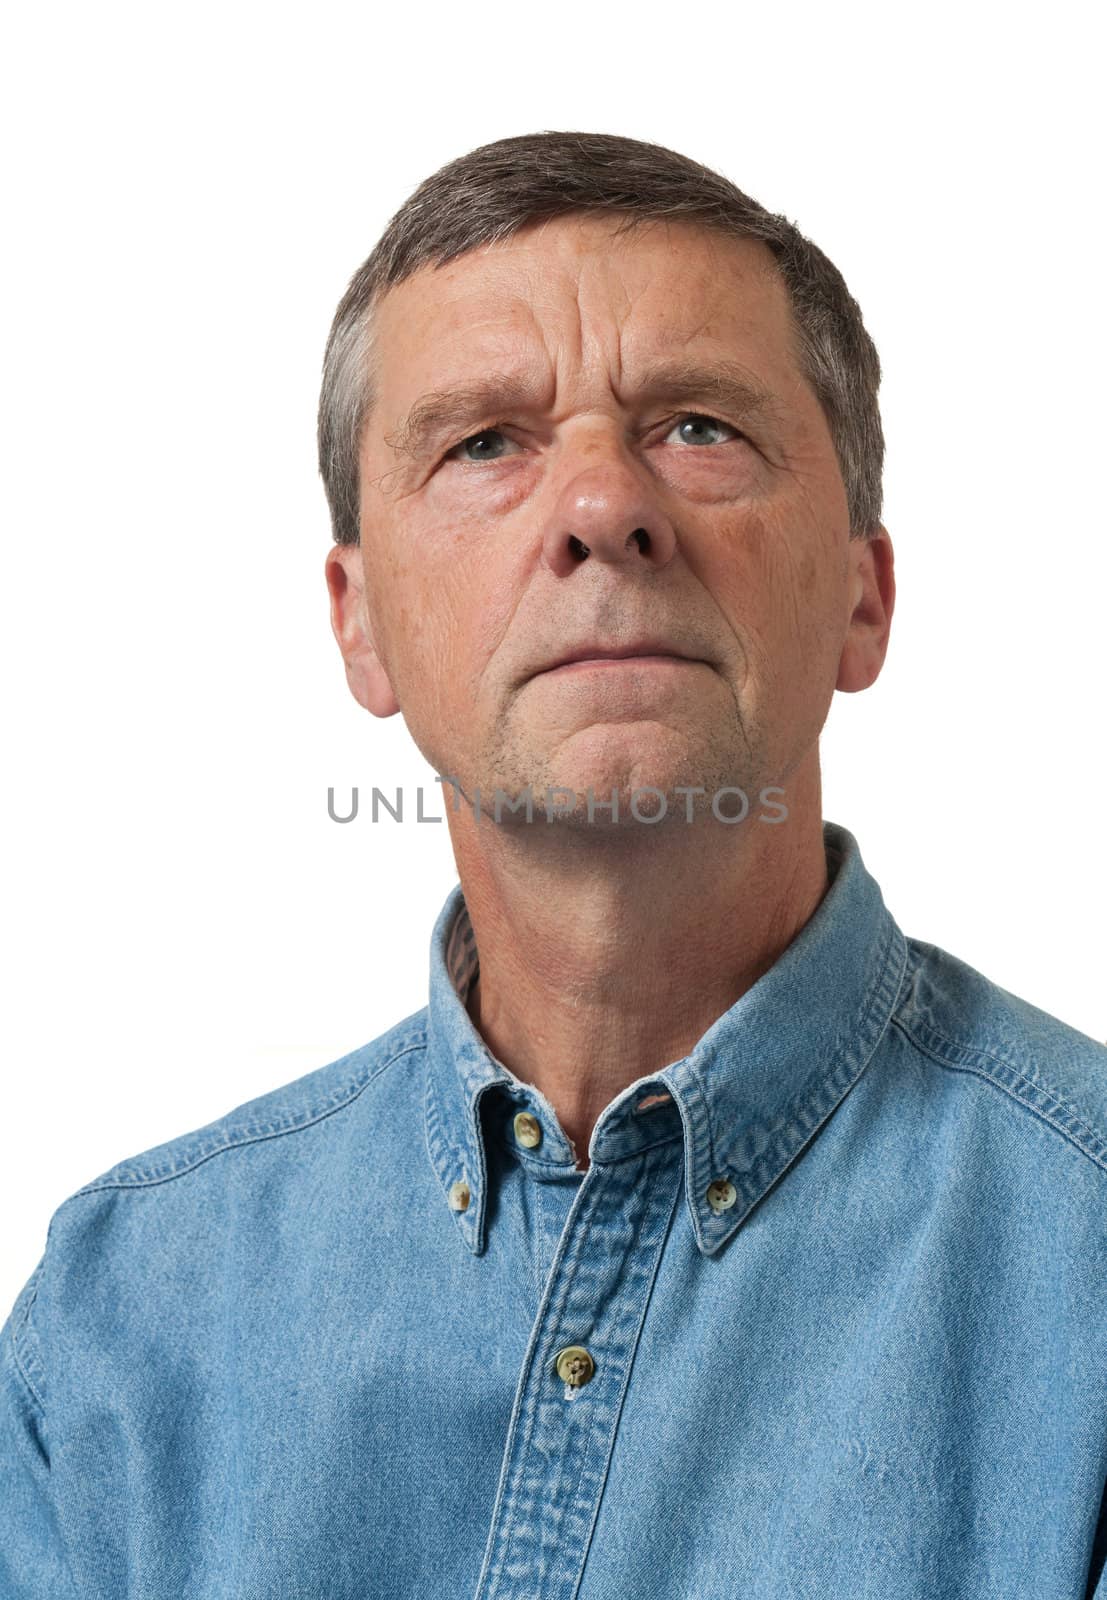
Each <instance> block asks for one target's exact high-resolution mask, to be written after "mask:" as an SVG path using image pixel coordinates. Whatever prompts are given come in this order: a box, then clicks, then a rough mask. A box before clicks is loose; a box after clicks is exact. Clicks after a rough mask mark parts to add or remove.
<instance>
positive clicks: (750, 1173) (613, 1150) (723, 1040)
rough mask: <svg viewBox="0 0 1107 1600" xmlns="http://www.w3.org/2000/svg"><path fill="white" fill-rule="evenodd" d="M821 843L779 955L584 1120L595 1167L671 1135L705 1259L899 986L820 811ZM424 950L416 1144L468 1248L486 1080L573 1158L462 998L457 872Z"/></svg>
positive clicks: (903, 953) (792, 1145) (844, 852)
mask: <svg viewBox="0 0 1107 1600" xmlns="http://www.w3.org/2000/svg"><path fill="white" fill-rule="evenodd" d="M823 843H824V848H825V850H826V858H827V871H828V876H829V878H830V886H829V888H828V889H827V891H826V893H825V895H824V896H823V899H822V900H821V901H820V903H819V905H818V907H817V908H816V910H815V912H814V914H813V915H812V916H811V918H810V919H809V920H808V921H807V922H806V923H805V924H804V926H803V927H802V928H801V929H800V931H799V933H798V934H797V935H796V937H795V938H794V939H793V941H792V943H791V944H790V945H789V946H788V948H787V949H786V950H785V951H784V953H783V954H782V955H781V956H780V957H779V958H778V960H777V961H776V962H775V963H774V965H773V966H772V967H770V968H769V970H768V971H767V972H766V973H764V974H763V975H762V977H761V978H759V979H758V981H757V982H756V983H755V984H754V985H753V986H752V987H751V988H750V989H748V990H747V991H746V993H745V994H744V995H742V996H741V997H740V998H739V999H738V1000H737V1001H736V1002H735V1004H734V1005H733V1006H731V1007H730V1009H729V1010H728V1011H725V1012H724V1013H723V1015H722V1016H721V1017H719V1018H717V1020H716V1021H715V1022H714V1023H712V1025H711V1026H710V1027H709V1028H708V1030H707V1032H706V1033H704V1034H703V1035H702V1037H701V1038H700V1040H699V1042H698V1043H697V1044H696V1045H695V1047H694V1049H693V1050H692V1051H691V1052H690V1054H689V1055H687V1056H685V1057H684V1058H683V1059H682V1060H680V1061H675V1062H673V1063H671V1064H670V1065H669V1066H667V1067H665V1068H663V1069H662V1070H661V1071H660V1072H657V1073H653V1074H650V1075H649V1076H646V1077H642V1078H638V1079H637V1080H636V1081H635V1082H634V1083H632V1084H629V1085H628V1086H627V1088H626V1089H624V1090H623V1091H622V1093H621V1094H619V1095H618V1096H617V1097H616V1098H615V1099H614V1100H613V1101H612V1102H611V1103H610V1105H608V1106H607V1108H606V1109H605V1110H604V1112H603V1114H602V1115H601V1117H600V1118H599V1121H598V1122H597V1123H596V1126H595V1129H594V1130H593V1134H592V1142H591V1146H590V1153H589V1159H590V1161H591V1162H593V1163H602V1162H604V1161H612V1160H615V1159H618V1158H621V1157H624V1156H626V1155H629V1154H632V1153H633V1152H634V1151H635V1150H637V1149H642V1148H645V1147H646V1146H647V1145H653V1144H656V1143H657V1142H658V1141H659V1140H661V1139H664V1138H666V1137H671V1138H676V1137H678V1136H681V1137H682V1138H683V1147H684V1176H685V1198H686V1201H687V1205H688V1210H689V1213H690V1216H691V1221H692V1228H693V1231H694V1233H695V1238H696V1243H697V1245H698V1246H699V1248H700V1250H701V1251H702V1252H703V1254H704V1255H713V1254H714V1253H715V1251H717V1250H719V1249H720V1248H721V1247H722V1246H723V1245H724V1244H725V1243H726V1241H727V1240H728V1239H729V1238H730V1236H731V1234H733V1233H734V1232H735V1231H736V1229H737V1228H738V1227H739V1226H740V1224H741V1223H742V1221H743V1220H744V1218H745V1217H746V1215H747V1214H748V1213H749V1211H750V1210H751V1209H752V1207H753V1206H754V1205H756V1203H757V1201H758V1200H759V1199H760V1198H761V1196H762V1195H763V1194H764V1193H765V1192H766V1190H767V1189H768V1188H769V1187H770V1186H771V1185H772V1184H773V1183H775V1181H776V1179H777V1178H778V1177H779V1176H780V1174H781V1173H782V1172H783V1171H784V1170H785V1168H786V1167H787V1166H788V1165H789V1164H790V1163H791V1162H792V1161H793V1160H795V1158H796V1156H797V1155H798V1154H799V1152H800V1151H801V1150H802V1149H803V1147H804V1146H805V1145H806V1144H807V1143H808V1142H809V1141H810V1140H811V1139H812V1138H813V1137H814V1135H815V1133H816V1132H817V1131H818V1129H819V1128H820V1126H821V1125H822V1124H823V1122H825V1121H826V1119H827V1117H829V1116H830V1114H831V1112H832V1111H833V1110H834V1108H835V1107H836V1106H837V1104H838V1103H839V1101H840V1100H841V1099H842V1098H843V1096H844V1095H845V1094H846V1093H847V1092H848V1090H849V1089H850V1088H851V1086H852V1085H853V1084H854V1082H855V1081H856V1080H857V1078H858V1077H860V1075H861V1073H862V1072H863V1071H864V1069H865V1067H866V1065H867V1064H868V1062H869V1060H870V1058H871V1056H872V1054H873V1052H874V1050H875V1049H876V1047H877V1044H878V1043H879V1041H880V1039H881V1036H882V1035H883V1033H884V1030H885V1029H886V1027H887V1026H888V1022H889V1020H890V1018H891V1015H892V1012H893V1010H894V1008H895V1005H896V1001H897V999H898V996H899V992H900V986H901V984H902V981H903V975H904V972H905V970H906V964H907V942H906V940H905V938H904V936H903V934H902V933H901V932H900V929H899V927H898V926H897V924H896V922H895V920H894V918H893V917H892V916H891V914H890V912H889V911H888V910H887V908H886V907H885V905H884V900H883V897H882V895H881V892H880V888H879V885H878V884H877V882H876V880H875V879H874V878H873V877H872V875H871V874H870V873H869V871H868V870H867V868H866V867H865V864H864V862H863V861H862V859H861V852H860V850H859V848H858V845H857V840H856V839H855V838H854V836H853V834H852V833H850V832H849V831H848V830H847V829H846V828H843V827H841V826H839V825H838V824H837V823H833V822H825V821H824V823H823ZM430 956H431V960H430V1004H429V1007H428V1014H427V1015H428V1023H427V1058H428V1065H429V1070H428V1073H427V1087H426V1103H425V1117H426V1136H427V1149H428V1152H429V1154H430V1159H431V1164H432V1166H433V1168H434V1171H435V1175H436V1177H437V1180H438V1182H439V1183H440V1185H441V1186H442V1189H443V1191H444V1194H445V1196H446V1198H447V1201H448V1203H449V1204H450V1206H451V1207H452V1208H453V1210H454V1214H455V1217H456V1220H457V1224H458V1227H459V1229H460V1231H461V1234H462V1236H463V1238H464V1239H465V1242H466V1243H467V1244H468V1246H469V1248H470V1249H471V1250H472V1251H473V1252H474V1254H480V1253H481V1251H482V1250H483V1249H484V1245H485V1220H486V1212H487V1190H488V1163H487V1159H486V1157H487V1151H486V1147H485V1141H484V1131H483V1126H482V1120H481V1101H482V1099H483V1098H484V1096H485V1095H486V1094H488V1093H489V1092H490V1091H491V1090H493V1089H494V1088H496V1087H498V1088H499V1089H500V1090H502V1091H503V1092H504V1093H505V1094H507V1095H508V1096H509V1097H510V1098H511V1099H512V1100H515V1101H517V1102H518V1104H519V1106H520V1108H525V1109H526V1110H527V1111H529V1112H530V1113H531V1114H532V1115H533V1116H535V1117H536V1118H537V1119H538V1121H539V1122H540V1123H541V1125H542V1158H541V1159H542V1160H543V1161H551V1160H552V1161H555V1162H558V1163H561V1164H568V1165H569V1166H570V1167H571V1166H572V1165H573V1152H572V1148H571V1146H570V1145H569V1142H568V1140H567V1138H566V1137H565V1135H564V1134H563V1133H562V1132H561V1130H560V1128H559V1125H558V1122H557V1117H556V1114H555V1112H554V1109H553V1107H552V1106H551V1105H550V1103H549V1101H548V1100H547V1099H546V1098H545V1096H544V1095H542V1094H541V1092H540V1091H539V1090H538V1089H537V1088H535V1087H534V1085H532V1084H529V1083H525V1082H523V1081H522V1080H520V1079H519V1078H517V1077H516V1076H515V1074H514V1073H513V1072H511V1071H510V1069H509V1068H508V1067H506V1066H505V1065H504V1064H503V1063H502V1062H500V1061H497V1060H496V1058H495V1057H494V1056H493V1055H492V1053H491V1052H490V1050H489V1049H488V1046H487V1045H486V1044H485V1042H484V1040H483V1039H482V1037H481V1035H480V1034H479V1032H478V1031H477V1029H476V1028H475V1027H474V1025H473V1022H472V1020H471V1018H470V1016H469V1013H468V1011H467V1010H466V1006H465V998H466V996H467V995H468V992H469V987H470V985H471V983H472V981H473V979H474V977H475V976H476V973H477V970H478V959H477V950H476V944H475V941H474V938H473V930H472V926H471V924H470V922H469V915H468V911H467V910H466V907H465V899H464V896H463V893H462V889H461V885H460V884H457V885H455V887H454V888H453V889H452V890H451V891H450V893H449V895H448V897H447V899H446V902H445V905H444V906H443V907H442V910H441V912H440V913H439V916H438V920H437V922H436V923H435V926H434V932H433V934H432V936H431V952H430ZM647 1101H648V1102H649V1104H648V1105H647V1104H645V1102H647Z"/></svg>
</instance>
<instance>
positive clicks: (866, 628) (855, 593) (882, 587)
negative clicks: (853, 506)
mask: <svg viewBox="0 0 1107 1600" xmlns="http://www.w3.org/2000/svg"><path fill="white" fill-rule="evenodd" d="M849 595H850V615H849V622H848V626H847V631H846V642H845V644H844V645H843V647H842V654H841V658H840V660H839V662H838V682H837V683H836V684H835V688H836V689H842V690H844V691H845V693H846V694H855V693H856V692H857V690H858V689H867V688H868V687H869V685H870V684H872V683H875V682H876V680H877V678H878V677H879V676H880V669H881V667H882V666H883V665H884V657H885V656H886V654H887V653H888V635H889V633H890V632H891V628H892V612H893V611H894V610H895V604H896V577H895V563H894V558H893V554H892V541H891V539H890V538H889V537H888V530H887V528H885V527H884V525H883V524H882V523H881V524H878V525H877V528H876V531H875V532H874V533H872V534H870V535H869V537H868V538H866V539H851V540H850V576H849Z"/></svg>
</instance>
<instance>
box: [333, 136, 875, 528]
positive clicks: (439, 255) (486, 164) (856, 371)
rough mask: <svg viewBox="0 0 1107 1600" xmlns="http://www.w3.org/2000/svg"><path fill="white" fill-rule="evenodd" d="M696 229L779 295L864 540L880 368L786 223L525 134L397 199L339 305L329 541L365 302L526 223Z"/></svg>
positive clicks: (352, 496) (680, 160) (733, 195)
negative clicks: (720, 239) (589, 219)
mask: <svg viewBox="0 0 1107 1600" xmlns="http://www.w3.org/2000/svg"><path fill="white" fill-rule="evenodd" d="M586 211H587V212H598V211H607V212H612V213H623V214H625V217H626V220H625V222H624V223H623V224H622V225H621V226H620V228H619V230H618V231H619V232H620V233H621V232H622V231H623V230H624V228H632V227H634V226H635V225H637V224H638V223H639V222H642V221H650V220H652V221H667V220H686V221H690V222H698V223H701V224H702V225H703V226H705V227H708V228H713V229H715V230H717V231H719V232H722V233H725V234H729V235H730V236H731V237H738V238H747V239H760V240H762V241H763V242H764V243H765V244H766V245H767V246H768V247H769V249H770V250H771V251H772V253H773V255H774V256H775V257H776V262H777V266H778V268H779V271H780V274H781V277H782V278H783V280H784V283H785V285H786V287H787V289H788V293H789V295H790V298H791V304H792V315H793V319H794V322H795V327H796V332H797V335H798V345H799V358H800V365H801V368H802V370H803V372H804V375H805V377H806V378H807V380H808V382H809V383H810V384H811V387H812V389H813V390H814V392H815V394H816V396H817V397H818V399H819V402H820V404H821V405H822V408H823V412H824V414H825V416H826V420H827V425H828V427H829V429H830V435H831V438H832V440H833V442H834V448H835V450H836V452H837V455H838V464H839V467H840V469H841V473H842V481H843V483H844V485H845V490H846V499H847V503H848V506H849V519H850V535H851V537H852V538H858V539H859V538H867V537H870V536H871V535H872V534H873V533H875V532H876V530H877V527H878V524H879V521H880V510H881V474H882V469H883V465H884V433H883V429H882V428H881V424H880V410H879V407H878V405H877V391H878V389H879V387H880V361H879V358H878V356H877V353H876V346H875V345H874V344H873V341H872V339H871V338H870V337H869V334H868V333H867V332H866V329H865V325H864V323H863V322H862V320H861V311H860V308H859V307H858V305H857V302H856V301H855V300H854V299H853V297H852V296H851V294H850V292H849V290H848V289H847V288H846V284H845V279H844V278H843V277H842V274H841V273H840V272H839V271H838V269H837V267H836V266H835V265H834V263H833V262H832V261H830V260H829V259H828V257H827V256H825V255H824V254H823V252H822V251H821V250H820V249H819V248H818V247H817V246H816V245H814V244H812V243H811V241H810V240H809V239H806V238H804V236H803V234H802V233H800V231H799V229H798V228H797V227H796V226H795V224H794V223H791V222H789V221H788V219H787V218H786V217H783V216H777V215H775V214H774V213H773V212H771V211H766V209H765V208H764V206H761V205H759V204H758V203H757V201H756V200H751V199H750V197H749V196H748V195H746V194H743V193H742V191H741V189H738V188H736V186H735V185H734V184H733V183H731V181H730V180H729V178H724V177H722V176H721V175H720V174H719V173H717V172H713V171H712V170H711V168H710V167H704V166H701V165H700V164H699V163H698V162H696V161H692V160H691V159H690V158H689V157H688V156H683V155H679V154H678V153H677V152H676V151H675V150H667V149H665V148H664V146H662V145H656V144H646V143H644V142H643V141H641V140H639V139H626V138H622V137H621V136H619V135H618V134H611V133H551V132H547V133H529V134H523V135H520V136H518V137H516V138H511V139H498V140H496V141H495V143H493V144H486V145H481V146H480V148H479V149H477V150H471V151H470V152H469V154H468V155H464V156H459V157H458V158H457V160H455V161H451V162H449V163H447V165H446V166H444V167H441V168H439V170H438V171H437V172H435V173H433V174H432V176H431V177H429V178H427V179H425V180H424V182H423V183H421V184H420V185H419V187H418V188H417V189H416V190H415V191H414V193H413V194H412V195H410V196H409V198H408V199H407V200H405V201H404V203H403V205H402V206H401V207H400V209H399V210H398V211H397V212H396V214H395V216H394V217H393V218H392V219H391V221H390V222H389V224H388V226H387V227H386V228H385V230H384V233H383V234H382V235H381V237H380V239H379V240H378V241H377V244H376V245H375V247H374V249H373V251H372V254H371V255H370V256H369V257H368V259H367V260H366V261H365V262H364V263H363V264H362V265H361V266H360V267H359V268H358V270H357V272H355V274H354V276H353V278H352V279H351V280H350V284H349V287H348V288H347V290H346V293H345V294H344V295H343V297H342V299H341V301H340V302H339V306H338V310H337V311H336V312H335V316H334V321H333V323H332V325H331V331H330V337H329V338H328V340H327V349H326V354H325V356H324V360H323V384H322V390H321V393H320V396H319V471H320V473H321V474H322V478H323V484H324V487H325V489H326V492H327V501H328V504H329V505H330V511H331V523H332V527H333V531H334V538H335V540H336V542H337V543H339V544H357V543H358V541H359V538H360V493H359V484H358V456H359V447H360V444H361V437H362V433H363V430H364V427H365V423H366V421H367V420H368V417H369V413H370V410H371V409H372V406H373V403H374V395H373V393H372V380H371V376H370V358H371V345H372V328H371V321H370V319H371V316H372V312H373V308H374V306H375V304H376V302H377V300H378V299H379V298H380V297H381V296H382V295H383V294H384V293H385V292H386V291H387V290H388V289H391V288H392V287H393V286H394V285H396V284H398V283H401V282H402V281H403V280H404V279H405V278H408V277H410V276H411V274H412V273H414V272H417V271H418V270H419V269H420V268H421V267H425V266H442V265H444V264H445V263H446V262H447V261H452V260H453V259H454V258H455V257H457V256H460V255H465V254H466V253H467V252H468V251H470V250H475V249H477V248H479V247H480V246H481V245H487V244H493V243H495V242H497V241H498V240H501V239H507V238H510V237H511V236H512V235H513V234H515V233H517V232H518V231H519V230H520V229H521V228H523V227H524V226H525V225H526V224H527V223H529V222H534V221H538V220H540V219H542V218H547V217H558V216H565V215H569V214H570V213H573V212H586Z"/></svg>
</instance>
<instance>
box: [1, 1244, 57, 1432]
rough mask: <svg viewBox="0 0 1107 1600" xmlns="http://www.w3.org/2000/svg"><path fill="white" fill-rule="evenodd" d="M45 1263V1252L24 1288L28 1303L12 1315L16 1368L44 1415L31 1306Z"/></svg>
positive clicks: (40, 1368)
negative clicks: (37, 1382)
mask: <svg viewBox="0 0 1107 1600" xmlns="http://www.w3.org/2000/svg"><path fill="white" fill-rule="evenodd" d="M52 1226H53V1223H52V1222H51V1227H52ZM47 1244H49V1230H47ZM45 1264H46V1260H45V1252H44V1253H43V1258H42V1259H41V1260H40V1261H39V1264H38V1266H37V1267H36V1268H35V1270H34V1272H33V1273H32V1274H31V1277H30V1279H29V1280H28V1282H27V1284H26V1285H25V1287H24V1290H23V1293H24V1294H25V1295H26V1297H27V1304H26V1305H25V1306H24V1307H23V1309H22V1312H21V1314H20V1315H19V1316H18V1317H16V1316H15V1315H13V1316H12V1321H11V1329H10V1333H11V1347H12V1359H13V1361H14V1363H15V1369H16V1371H17V1372H18V1374H19V1376H20V1377H21V1378H22V1380H23V1382H24V1383H25V1384H26V1386H27V1388H28V1389H29V1390H30V1392H31V1395H32V1397H33V1399H34V1401H35V1403H36V1404H37V1406H38V1408H39V1410H40V1411H41V1412H42V1413H43V1415H44V1416H45V1414H46V1404H45V1401H44V1400H43V1398H42V1395H40V1394H39V1392H38V1389H37V1387H36V1386H35V1382H34V1378H33V1377H32V1374H34V1376H35V1377H38V1378H39V1380H40V1381H41V1374H42V1366H41V1363H40V1362H39V1360H38V1358H37V1356H36V1355H35V1353H34V1350H33V1349H32V1348H31V1341H32V1339H37V1337H38V1336H37V1334H36V1333H35V1331H34V1329H33V1328H32V1327H31V1308H32V1307H33V1306H34V1303H35V1300H36V1298H37V1296H38V1286H39V1283H40V1282H41V1281H42V1270H43V1267H44V1266H45ZM17 1309H18V1308H17ZM21 1338H25V1339H26V1343H27V1352H26V1356H24V1355H22V1354H21V1352H20V1340H21Z"/></svg>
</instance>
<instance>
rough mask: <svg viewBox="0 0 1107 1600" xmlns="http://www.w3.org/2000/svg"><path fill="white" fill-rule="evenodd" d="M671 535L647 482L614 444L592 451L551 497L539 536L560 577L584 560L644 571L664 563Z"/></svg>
mask: <svg viewBox="0 0 1107 1600" xmlns="http://www.w3.org/2000/svg"><path fill="white" fill-rule="evenodd" d="M675 553H676V533H675V531H674V529H673V525H672V523H671V522H670V521H669V519H668V517H667V516H666V515H665V512H664V510H663V508H662V506H661V504H660V503H659V501H658V498H657V494H656V492H655V491H654V489H653V488H652V486H651V485H650V483H649V482H648V481H647V480H645V479H644V478H643V475H642V473H641V470H640V469H637V468H636V467H635V466H634V465H633V463H631V462H630V461H629V460H628V459H627V458H626V456H625V455H623V454H622V453H621V452H620V451H619V450H618V449H617V448H612V449H610V450H605V452H604V454H603V458H602V459H597V457H596V453H595V452H594V451H593V452H592V454H591V455H590V457H589V460H588V463H587V464H586V465H582V466H580V467H578V468H577V470H576V471H574V472H573V473H572V474H571V475H570V477H569V479H568V481H567V482H566V483H565V484H564V486H563V488H562V490H561V492H560V494H559V495H558V497H557V500H556V501H555V504H554V508H553V512H552V514H551V516H550V519H549V523H548V525H547V527H546V530H545V534H544V536H543V540H542V555H543V559H544V560H545V563H546V565H547V566H548V567H549V568H550V570H551V571H552V572H553V573H555V574H556V576H557V577H559V578H560V577H565V576H567V575H568V574H569V573H570V572H573V571H575V570H576V568H577V567H579V566H581V565H582V563H584V562H587V561H605V562H611V563H613V564H614V563H619V564H624V565H626V566H627V567H632V568H636V569H640V570H641V571H643V572H644V571H645V570H646V569H647V568H657V569H660V568H662V567H665V566H667V565H668V563H669V562H670V561H671V560H672V559H673V556H674V554H675Z"/></svg>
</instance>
